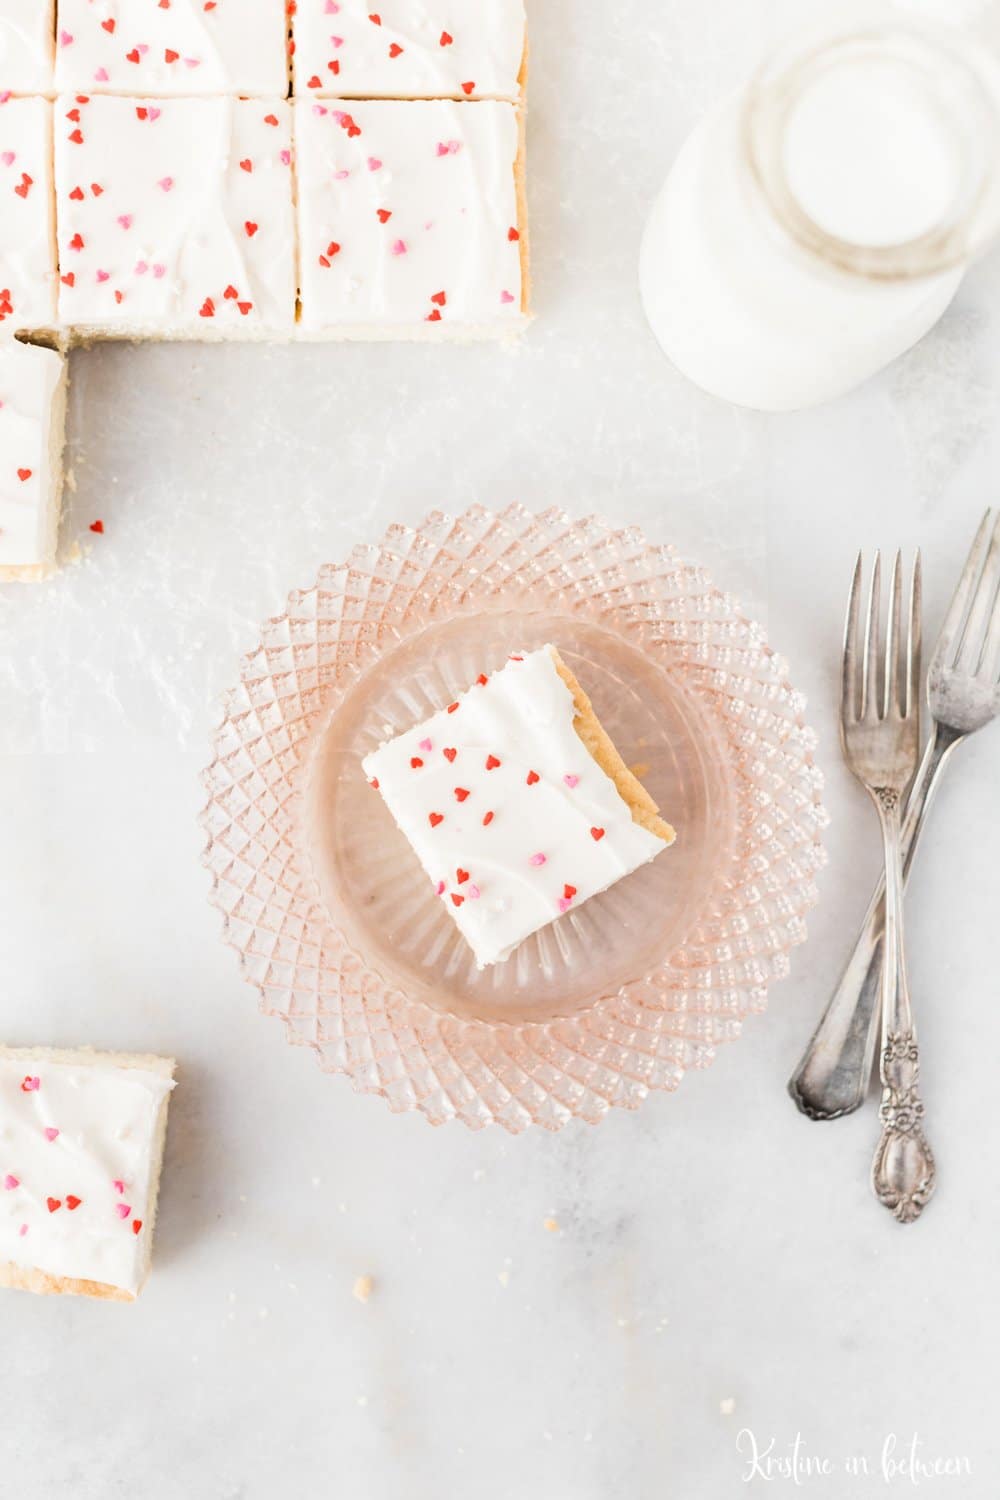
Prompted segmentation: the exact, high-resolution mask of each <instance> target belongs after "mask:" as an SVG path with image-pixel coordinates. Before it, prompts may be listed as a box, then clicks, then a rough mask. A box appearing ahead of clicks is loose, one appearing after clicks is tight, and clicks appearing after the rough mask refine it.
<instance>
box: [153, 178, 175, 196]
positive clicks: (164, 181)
mask: <svg viewBox="0 0 1000 1500" xmlns="http://www.w3.org/2000/svg"><path fill="white" fill-rule="evenodd" d="M156 185H157V187H161V188H162V189H163V191H164V192H165V193H169V192H170V189H171V188H172V187H173V185H174V179H173V178H172V177H161V178H160V180H159V182H158V183H157V184H156Z"/></svg>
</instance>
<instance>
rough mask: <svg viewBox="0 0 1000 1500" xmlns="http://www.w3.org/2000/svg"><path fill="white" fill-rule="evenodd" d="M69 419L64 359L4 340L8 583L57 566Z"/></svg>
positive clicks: (2, 536) (3, 577)
mask: <svg viewBox="0 0 1000 1500" xmlns="http://www.w3.org/2000/svg"><path fill="white" fill-rule="evenodd" d="M65 414H66V361H65V359H64V358H63V356H62V355H61V354H57V353H56V352H55V350H53V349H42V348H38V347H37V346H36V345H34V344H21V343H19V342H18V341H17V340H16V339H10V340H3V341H0V581H9V580H17V581H19V582H24V583H31V582H35V581H36V580H37V579H40V578H45V577H47V576H48V574H50V573H51V572H53V570H54V569H55V563H56V538H57V535H58V530H59V503H60V498H61V495H62V449H63V429H64V426H65Z"/></svg>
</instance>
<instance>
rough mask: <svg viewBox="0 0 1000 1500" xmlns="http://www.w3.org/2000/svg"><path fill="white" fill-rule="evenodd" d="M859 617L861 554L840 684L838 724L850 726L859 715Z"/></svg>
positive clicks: (849, 608) (849, 607) (849, 609)
mask: <svg viewBox="0 0 1000 1500" xmlns="http://www.w3.org/2000/svg"><path fill="white" fill-rule="evenodd" d="M860 616H861V553H860V552H859V553H858V560H857V562H856V563H855V564H854V577H853V578H852V579H851V594H850V598H849V599H848V601H847V623H846V625H845V626H844V664H843V671H842V676H841V683H840V722H841V724H851V723H853V722H854V720H855V719H856V718H860V715H861V701H860V700H861V694H860V691H859V688H860V683H861V678H860V675H859V673H858V628H859V625H860Z"/></svg>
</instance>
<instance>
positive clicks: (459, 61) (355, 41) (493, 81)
mask: <svg viewBox="0 0 1000 1500" xmlns="http://www.w3.org/2000/svg"><path fill="white" fill-rule="evenodd" d="M292 26H293V35H294V40H295V52H294V65H295V88H296V92H297V93H299V94H309V93H312V94H315V95H316V96H317V97H320V96H322V95H324V94H332V95H337V96H338V97H341V98H345V97H350V96H354V97H360V98H373V97H374V98H391V99H421V98H424V99H433V98H446V97H452V98H456V99H462V98H466V99H482V98H496V99H517V98H518V96H519V92H520V84H519V78H520V72H521V64H522V61H523V58H524V35H525V17H524V0H489V3H488V4H476V5H470V4H469V3H468V0H297V3H296V5H295V10H294V15H293V22H292Z"/></svg>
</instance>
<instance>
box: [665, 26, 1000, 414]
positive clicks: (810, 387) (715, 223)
mask: <svg viewBox="0 0 1000 1500" xmlns="http://www.w3.org/2000/svg"><path fill="white" fill-rule="evenodd" d="M908 46H909V44H907V47H904V48H903V49H902V51H901V52H900V51H897V49H896V48H894V47H893V46H892V45H888V44H887V45H885V46H882V45H881V44H880V43H878V42H877V41H876V42H872V41H871V39H870V38H869V39H866V41H865V43H864V44H863V45H860V46H858V45H857V44H856V43H853V42H852V44H850V45H845V44H844V43H843V42H842V41H839V42H837V43H834V44H831V48H830V50H829V51H822V50H820V51H817V50H815V49H813V50H812V51H811V52H809V53H808V54H807V65H806V66H805V68H803V67H802V65H801V62H800V63H799V64H798V67H797V71H796V72H795V74H794V86H792V87H790V88H786V84H787V81H788V79H789V78H791V77H793V75H792V74H791V73H790V72H786V73H784V74H782V75H780V76H779V78H778V80H777V89H776V88H775V84H774V79H773V76H772V79H771V81H770V82H769V83H768V84H767V87H768V88H770V89H771V103H770V104H769V106H768V107H769V110H770V113H769V114H767V115H765V116H763V117H764V118H765V124H764V126H763V128H762V131H763V133H761V131H760V130H758V131H757V134H756V135H755V134H754V129H753V128H751V125H750V124H748V122H749V121H750V120H751V119H752V118H753V119H757V118H758V117H759V116H760V112H759V98H757V99H755V98H754V95H753V90H754V89H755V88H756V89H758V91H759V90H760V88H761V85H760V83H759V82H757V83H754V84H751V85H750V86H748V88H747V89H745V90H742V91H741V92H740V93H739V94H738V95H737V96H736V97H734V98H731V99H729V100H728V101H725V102H723V103H722V104H721V105H719V106H718V107H717V108H716V109H714V110H713V111H712V112H711V114H709V116H708V117H707V118H706V119H705V120H703V121H702V123H701V124H700V125H699V126H698V127H697V129H696V130H695V131H694V133H693V134H692V135H691V136H690V137H689V138H688V140H687V141H686V142H685V144H684V146H683V147H682V148H681V151H680V154H679V155H678V157H677V160H676V162H675V164H674V167H673V170H672V171H671V173H670V176H669V178H668V179H667V182H666V185H665V187H664V188H663V191H662V193H661V194H660V197H659V199H658V200H657V202H656V203H655V205H654V207H653V210H652V214H651V216H650V219H649V222H648V225H647V228H646V233H645V237H644V240H643V245H642V252H641V257H640V273H639V274H640V290H641V294H642V299H643V304H644V307H645V310H646V315H647V317H648V319H649V322H650V324H651V326H652V329H653V332H654V333H655V335H656V337H657V339H658V340H659V342H660V344H661V345H662V347H663V349H664V350H665V352H666V353H667V354H668V355H669V356H670V358H671V359H672V360H673V362H674V363H675V364H676V365H677V366H678V367H679V368H680V369H681V370H682V371H683V372H684V373H685V374H686V375H687V376H689V378H690V379H691V380H693V381H694V382H695V383H696V384H697V385H700V386H702V387H703V388H704V389H705V390H707V391H710V392H712V393H713V394H714V395H717V396H721V397H724V398H725V399H727V400H729V401H734V402H737V403H739V404H740V405H744V406H752V407H757V408H760V409H763V410H770V411H782V410H789V409H793V408H795V407H801V406H808V405H811V404H813V403H816V402H819V401H825V400H829V399H830V398H831V397H834V396H837V395H840V394H841V393H843V392H845V391H848V390H850V389H852V388H853V387H854V386H856V385H858V384H860V383H861V382H862V381H863V380H865V379H867V378H868V376H870V375H872V374H874V373H875V372H876V371H877V370H880V369H881V368H882V367H883V366H884V365H886V364H888V363H889V361H890V360H892V359H894V358H895V357H896V356H897V355H898V354H901V353H902V352H903V351H904V350H905V349H908V348H909V347H910V345H911V344H913V343H915V342H916V340H917V339H919V338H921V337H922V335H923V334H925V333H926V332H927V330H928V329H929V328H930V327H931V326H932V325H933V324H934V323H935V322H936V321H937V319H938V318H939V317H940V316H941V314H942V312H943V311H944V309H945V308H946V307H947V305H948V303H949V302H950V301H951V298H952V297H953V296H954V294H955V291H956V289H957V287H958V285H959V282H960V281H961V279H962V275H963V270H964V264H965V257H963V255H962V253H961V251H962V249H963V248H968V247H967V246H966V241H965V240H961V242H960V240H959V238H958V236H959V233H960V231H962V230H964V229H965V228H968V224H967V219H968V204H969V202H970V201H971V199H970V194H969V184H970V180H971V176H974V175H975V173H976V172H983V171H985V170H987V167H988V166H989V163H977V162H970V160H969V153H970V150H972V149H973V148H972V147H970V141H974V140H975V139H976V138H978V139H980V140H982V139H984V138H987V139H989V138H990V137H984V134H983V132H982V131H981V130H978V126H979V125H980V124H981V121H982V114H981V110H982V108H983V107H984V100H986V96H985V95H984V94H983V93H982V90H981V86H980V84H979V82H978V81H977V80H973V81H972V86H973V87H974V88H975V89H977V90H978V91H979V92H978V96H977V97H976V98H975V99H973V101H972V103H971V104H970V103H969V101H968V99H965V98H963V97H962V90H963V89H964V87H965V85H966V84H967V83H969V82H970V80H969V79H967V78H963V77H961V75H960V73H958V72H956V73H955V74H954V75H953V76H952V75H949V77H948V79H947V80H946V86H945V85H942V83H941V80H940V78H939V77H937V76H936V72H935V71H934V70H936V69H937V68H938V66H939V63H938V56H939V54H938V55H935V54H934V53H932V54H931V56H932V58H933V69H932V70H930V71H929V70H928V69H927V67H926V56H925V55H922V54H921V53H920V52H919V49H918V52H917V54H916V59H917V60H916V63H915V61H914V54H913V53H912V51H910V50H908ZM817 59H819V61H817ZM956 80H957V81H956ZM956 90H957V92H956ZM775 99H777V100H778V103H777V104H774V102H773V101H774V100H775ZM985 107H987V108H989V107H990V104H989V101H988V100H986V105H985ZM753 108H758V116H752V115H751V110H752V109H753ZM977 111H979V113H977ZM977 131H978V135H977ZM762 142H763V144H762ZM760 152H763V153H764V156H763V164H762V157H761V155H760ZM970 174H971V176H970ZM979 201H980V203H981V202H982V195H980V200H979ZM963 213H964V214H965V215H966V220H963V219H962V214H963ZM956 226H957V227H956ZM946 231H947V232H946ZM977 231H982V226H981V225H979V226H977ZM969 246H971V238H970V239H969ZM956 247H958V248H956ZM956 262H957V264H956ZM942 266H947V269H940V267H942Z"/></svg>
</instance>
